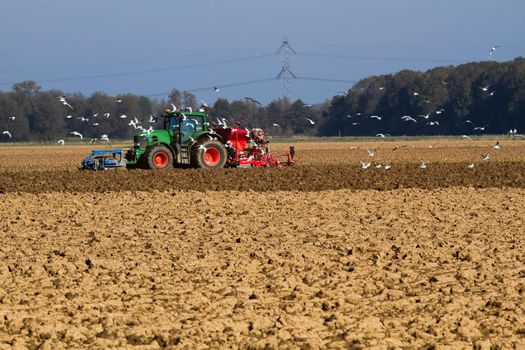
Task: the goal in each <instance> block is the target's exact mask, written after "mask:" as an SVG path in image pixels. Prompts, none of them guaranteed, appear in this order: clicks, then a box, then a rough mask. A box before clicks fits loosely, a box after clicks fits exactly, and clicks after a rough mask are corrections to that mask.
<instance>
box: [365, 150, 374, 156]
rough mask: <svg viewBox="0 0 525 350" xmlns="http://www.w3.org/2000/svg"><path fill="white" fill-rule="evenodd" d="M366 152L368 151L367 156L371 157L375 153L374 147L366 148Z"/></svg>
mask: <svg viewBox="0 0 525 350" xmlns="http://www.w3.org/2000/svg"><path fill="white" fill-rule="evenodd" d="M366 152H367V153H368V156H369V157H373V156H374V155H375V154H376V150H375V149H367V150H366Z"/></svg>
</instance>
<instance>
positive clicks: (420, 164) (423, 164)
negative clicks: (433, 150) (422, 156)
mask: <svg viewBox="0 0 525 350" xmlns="http://www.w3.org/2000/svg"><path fill="white" fill-rule="evenodd" d="M419 168H420V169H426V168H427V163H426V162H425V161H422V160H420V161H419Z"/></svg>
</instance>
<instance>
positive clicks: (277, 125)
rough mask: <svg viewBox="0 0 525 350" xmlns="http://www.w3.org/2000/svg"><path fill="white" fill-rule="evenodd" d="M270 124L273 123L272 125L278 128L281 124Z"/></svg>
mask: <svg viewBox="0 0 525 350" xmlns="http://www.w3.org/2000/svg"><path fill="white" fill-rule="evenodd" d="M272 125H273V126H276V127H278V128H280V127H281V126H280V125H279V124H277V123H273V124H272Z"/></svg>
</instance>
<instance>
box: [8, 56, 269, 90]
mask: <svg viewBox="0 0 525 350" xmlns="http://www.w3.org/2000/svg"><path fill="white" fill-rule="evenodd" d="M274 56H275V55H274V54H264V55H256V56H248V57H240V58H233V59H229V60H221V61H215V62H207V63H193V64H187V65H182V66H172V67H163V68H155V69H145V70H135V71H127V72H119V73H108V74H97V75H84V76H76V77H65V78H55V79H42V80H38V81H37V82H38V83H55V82H65V81H75V80H92V79H106V78H116V77H123V76H132V75H143V74H151V73H160V72H167V71H174V70H181V69H191V68H200V67H206V66H212V65H220V64H226V63H235V62H245V61H251V60H256V59H261V58H266V57H274ZM16 83H18V82H10V83H0V86H8V85H14V84H16Z"/></svg>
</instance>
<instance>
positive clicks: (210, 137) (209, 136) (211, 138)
mask: <svg viewBox="0 0 525 350" xmlns="http://www.w3.org/2000/svg"><path fill="white" fill-rule="evenodd" d="M206 136H208V138H209V139H210V140H214V138H213V136H211V135H210V134H206Z"/></svg>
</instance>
